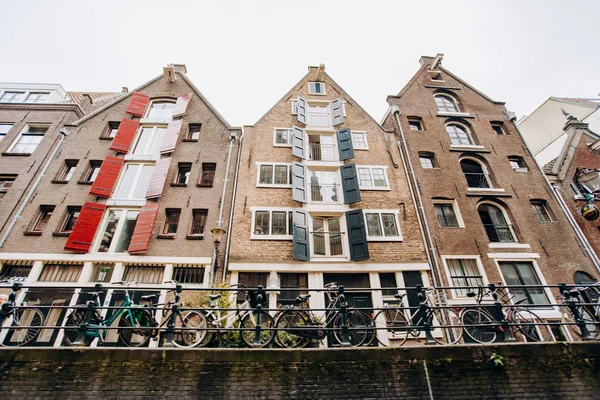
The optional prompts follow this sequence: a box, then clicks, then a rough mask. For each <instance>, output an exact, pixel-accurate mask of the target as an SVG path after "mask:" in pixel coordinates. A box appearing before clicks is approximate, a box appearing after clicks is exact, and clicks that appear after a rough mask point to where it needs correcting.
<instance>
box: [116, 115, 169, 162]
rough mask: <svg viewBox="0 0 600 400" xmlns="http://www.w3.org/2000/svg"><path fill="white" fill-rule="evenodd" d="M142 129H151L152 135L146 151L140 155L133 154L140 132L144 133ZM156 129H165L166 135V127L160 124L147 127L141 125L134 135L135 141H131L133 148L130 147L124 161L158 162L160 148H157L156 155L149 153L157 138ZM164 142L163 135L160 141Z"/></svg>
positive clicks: (140, 135)
mask: <svg viewBox="0 0 600 400" xmlns="http://www.w3.org/2000/svg"><path fill="white" fill-rule="evenodd" d="M144 129H152V133H151V134H150V135H151V140H149V141H148V144H147V147H146V149H144V152H143V153H140V154H135V153H136V150H137V146H138V144H139V141H140V139H141V137H142V132H143V131H144ZM158 129H165V133H166V129H167V125H161V124H154V125H148V124H144V125H141V126H140V127H139V129H138V131H137V133H136V135H135V139H134V140H133V146H131V149H130V151H129V153H128V154H127V155H125V161H129V160H158V159H159V158H160V146H159V147H158V149H159V150H158V153H157V154H151V153H149V149H150V148H151V147H152V143H153V142H154V140H155V139H156V137H157V130H158ZM164 140H165V137H164V134H163V138H162V141H164ZM162 141H161V145H162Z"/></svg>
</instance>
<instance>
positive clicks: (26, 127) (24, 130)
mask: <svg viewBox="0 0 600 400" xmlns="http://www.w3.org/2000/svg"><path fill="white" fill-rule="evenodd" d="M30 128H35V129H46V130H45V131H44V133H43V134H39V133H36V134H33V135H27V134H28V133H29V132H30V131H29V129H30ZM49 128H50V125H44V124H27V125H25V127H24V128H23V129H22V130H21V132H20V133H19V134H18V135H17V137H16V138H15V140H13V142H12V144H11V145H10V147H9V148H8V150H7V151H8V152H9V153H13V149H14V148H15V147H16V146H17V144H18V143H19V140H21V138H22V137H23V135H26V136H41V137H42V139H41V140H40V142H39V143H38V144H37V145H36V146H35V149H33V151H32V152H30V153H16V154H33V152H35V151H36V150H37V148H38V146H39V145H40V144H41V143H42V140H44V136H46V133H47V132H48V129H49Z"/></svg>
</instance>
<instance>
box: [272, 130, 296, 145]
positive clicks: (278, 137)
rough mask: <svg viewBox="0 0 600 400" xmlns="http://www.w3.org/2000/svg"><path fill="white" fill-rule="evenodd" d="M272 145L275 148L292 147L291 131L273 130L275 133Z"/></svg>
mask: <svg viewBox="0 0 600 400" xmlns="http://www.w3.org/2000/svg"><path fill="white" fill-rule="evenodd" d="M273 145H274V146H276V147H291V146H292V130H291V129H275V131H273Z"/></svg>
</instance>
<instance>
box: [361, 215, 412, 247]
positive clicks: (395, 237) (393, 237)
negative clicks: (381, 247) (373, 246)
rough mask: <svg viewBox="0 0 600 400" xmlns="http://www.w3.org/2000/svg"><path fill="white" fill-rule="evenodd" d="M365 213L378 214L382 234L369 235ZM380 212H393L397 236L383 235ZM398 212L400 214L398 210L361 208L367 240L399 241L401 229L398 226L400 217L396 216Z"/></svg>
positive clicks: (401, 239)
mask: <svg viewBox="0 0 600 400" xmlns="http://www.w3.org/2000/svg"><path fill="white" fill-rule="evenodd" d="M367 214H378V215H379V223H380V225H379V226H380V228H381V235H382V236H370V235H369V227H368V225H367ZM381 214H393V215H394V218H395V219H396V226H397V227H398V236H385V231H384V229H383V219H382V217H381ZM398 214H400V210H397V209H396V210H381V209H377V210H370V209H368V210H363V218H364V223H365V233H366V234H367V242H401V241H403V238H402V229H401V228H400V218H398Z"/></svg>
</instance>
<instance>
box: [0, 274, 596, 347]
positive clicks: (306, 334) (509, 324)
mask: <svg viewBox="0 0 600 400" xmlns="http://www.w3.org/2000/svg"><path fill="white" fill-rule="evenodd" d="M172 283H173V284H175V288H174V289H173V294H174V299H173V301H170V302H167V303H164V304H159V303H158V302H157V299H158V295H155V294H153V295H148V296H142V297H141V299H140V300H141V302H145V303H147V304H146V305H141V304H135V303H134V302H133V300H132V296H131V295H130V286H131V285H132V284H134V282H129V283H128V282H115V283H113V284H114V285H120V286H122V287H123V289H124V299H123V302H122V303H121V304H120V305H118V306H115V307H112V312H111V313H108V316H103V313H102V310H103V307H102V306H101V301H100V297H101V294H102V292H101V291H100V290H96V291H93V292H88V293H87V295H88V296H90V297H91V300H90V301H88V302H87V303H86V304H81V305H77V306H73V307H69V308H68V311H67V316H66V318H65V321H64V323H63V324H62V325H61V326H59V327H52V326H45V317H44V313H43V312H42V311H41V310H40V309H38V308H36V307H30V306H23V305H20V306H19V305H17V301H16V299H17V292H18V291H19V290H20V289H21V286H20V284H18V283H15V284H13V288H12V289H13V290H12V293H11V295H10V296H9V298H8V299H7V300H8V301H6V302H5V303H4V304H3V305H2V309H1V311H0V320H2V321H5V320H7V319H11V322H10V323H6V324H4V325H5V326H4V327H3V330H4V331H5V332H4V336H2V338H3V340H2V343H5V344H9V345H21V346H22V345H27V344H29V343H32V342H34V341H35V339H36V337H37V336H38V335H39V333H40V331H42V330H43V329H59V330H62V331H63V336H64V339H63V344H65V345H70V346H73V345H76V346H88V345H90V344H91V343H92V342H93V341H94V340H96V339H97V340H98V341H99V343H103V342H106V341H107V337H108V335H109V333H110V332H114V331H115V330H116V331H118V340H119V342H120V343H122V344H123V345H125V346H131V347H142V346H146V345H147V344H148V343H149V341H150V340H151V339H153V338H157V337H160V338H161V340H164V345H173V346H176V347H208V346H211V345H212V344H213V342H214V341H215V339H217V338H219V337H221V336H223V335H227V334H231V333H232V332H237V333H238V334H239V337H240V340H241V342H242V343H243V344H244V345H245V346H248V347H269V346H272V345H273V344H275V345H277V346H278V347H284V348H301V347H307V346H309V345H311V343H315V342H320V341H324V340H327V342H328V345H329V346H355V347H357V346H373V345H377V344H379V345H387V344H389V343H390V342H391V343H393V344H394V345H396V346H401V345H404V344H405V343H406V342H407V340H408V339H414V341H413V343H421V342H423V341H425V342H426V343H439V344H455V343H459V342H461V341H463V342H465V343H468V342H475V343H493V342H496V341H498V340H519V341H528V342H546V341H550V340H553V339H554V338H555V336H554V334H553V330H552V324H551V323H549V322H547V321H544V320H543V319H542V318H540V317H539V316H538V315H537V314H536V312H534V311H533V309H532V308H531V307H530V306H529V305H527V304H525V303H526V298H521V299H516V298H510V297H507V295H508V292H504V293H501V292H499V291H497V290H495V289H494V288H493V287H492V288H478V290H477V292H469V293H468V296H469V297H473V298H475V300H476V303H477V305H474V304H471V305H467V306H447V305H441V304H440V302H439V301H438V300H439V299H438V298H437V297H436V296H435V293H436V291H435V289H433V288H421V287H417V288H415V289H416V291H417V294H418V299H419V305H418V306H413V307H411V306H407V305H405V301H404V300H405V299H404V297H405V296H406V294H396V295H395V296H394V298H395V301H392V302H388V303H387V304H386V306H385V307H382V308H380V309H378V310H372V309H371V310H366V309H360V308H353V307H349V306H348V304H347V302H346V299H345V294H344V290H343V288H340V287H338V286H337V285H336V284H335V283H333V282H332V283H329V284H327V285H325V293H326V295H327V299H328V302H327V305H326V307H325V308H324V309H322V310H314V309H313V310H311V309H310V308H308V301H309V298H310V297H311V295H310V294H301V295H299V296H298V297H297V298H296V304H295V305H294V306H288V307H285V308H283V309H278V310H276V311H275V310H268V309H263V303H264V300H265V292H264V291H263V289H262V287H259V288H257V289H252V290H251V289H247V288H245V287H244V286H243V285H239V284H238V285H236V286H237V288H235V289H237V290H239V291H240V292H241V293H244V300H243V302H241V304H237V305H234V306H233V307H228V301H227V299H226V298H225V297H223V295H222V294H220V293H218V294H211V295H209V296H208V301H209V304H208V306H207V307H205V308H183V307H182V304H181V302H180V294H181V291H182V287H181V285H178V284H177V283H176V282H172ZM492 286H493V285H492ZM579 295H580V290H579V289H572V290H569V291H566V292H564V300H565V302H564V304H563V305H564V306H565V307H568V308H569V310H570V311H571V312H572V314H573V318H572V319H571V320H570V321H571V322H567V326H571V328H574V331H576V332H579V334H580V336H581V337H582V338H586V339H595V338H596V337H597V336H598V331H599V329H598V315H597V311H598V307H596V308H595V311H594V309H591V308H590V307H589V305H587V306H585V305H583V303H582V302H581V301H576V300H577V299H578V296H579ZM513 297H514V296H513ZM486 298H488V299H489V298H491V299H493V300H494V303H487V304H486V303H485V301H484V299H486ZM0 301H1V299H0ZM233 303H236V302H235V300H234V301H233ZM105 308H106V307H104V309H105ZM269 311H274V312H272V313H270V312H269ZM161 312H162V318H160V314H161ZM157 317H159V318H158V320H157ZM571 328H569V329H571ZM0 333H1V332H0Z"/></svg>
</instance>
